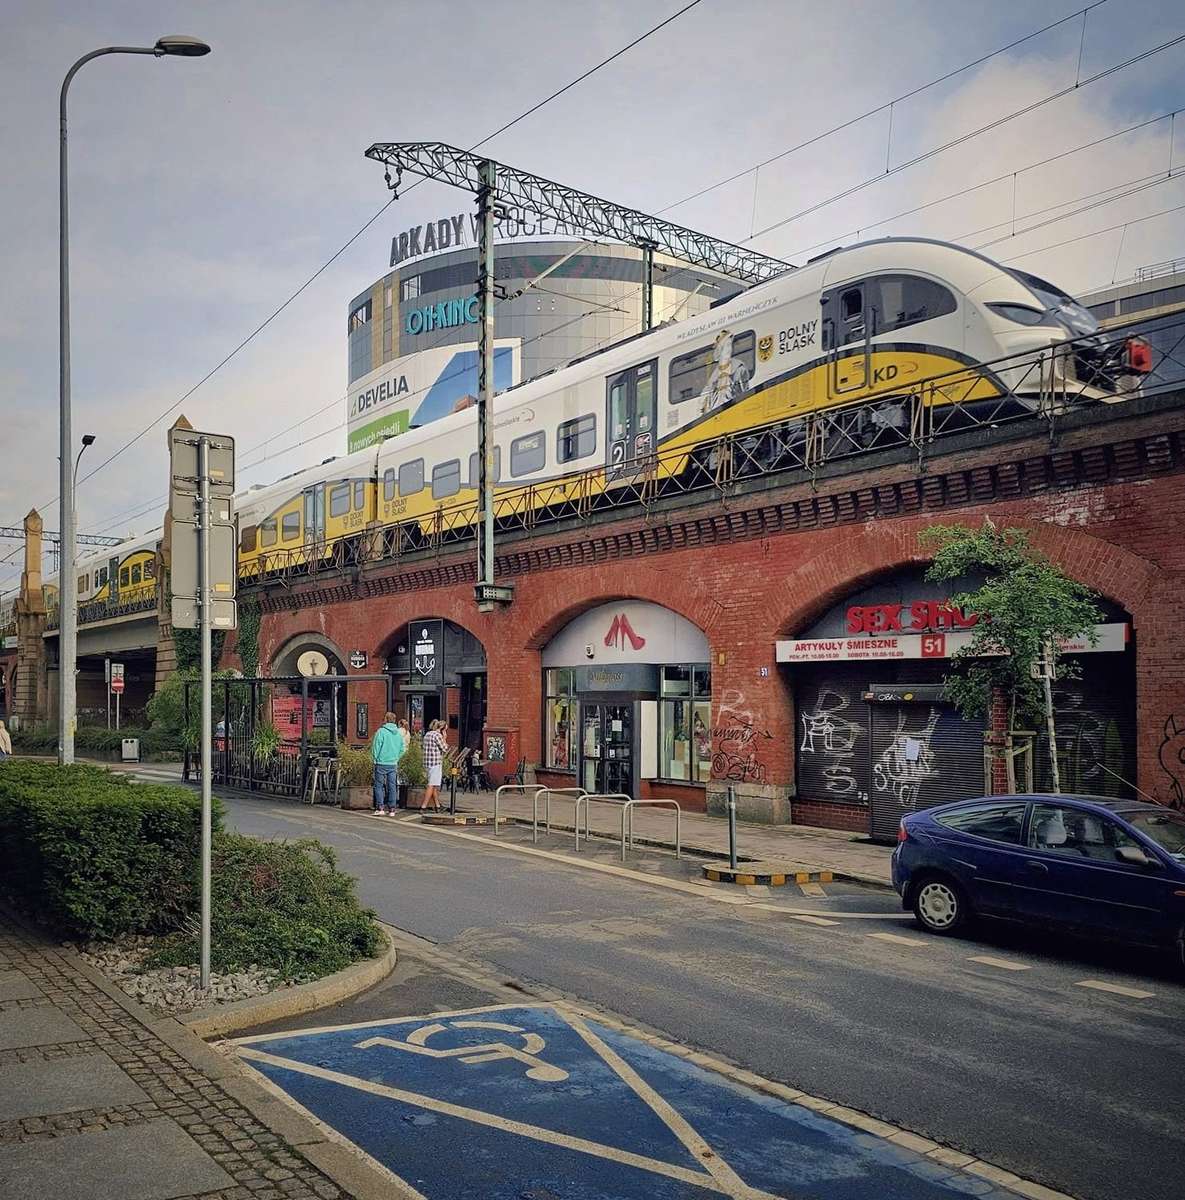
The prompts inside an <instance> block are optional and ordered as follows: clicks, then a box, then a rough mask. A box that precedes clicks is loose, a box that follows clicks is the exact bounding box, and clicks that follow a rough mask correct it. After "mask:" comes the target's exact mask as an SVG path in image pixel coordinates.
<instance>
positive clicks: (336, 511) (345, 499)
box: [329, 483, 350, 517]
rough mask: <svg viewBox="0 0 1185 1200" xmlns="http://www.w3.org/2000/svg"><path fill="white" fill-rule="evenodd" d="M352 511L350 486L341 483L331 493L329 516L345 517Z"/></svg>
mask: <svg viewBox="0 0 1185 1200" xmlns="http://www.w3.org/2000/svg"><path fill="white" fill-rule="evenodd" d="M349 511H350V485H349V484H348V483H339V484H338V485H337V486H336V487H334V488H331V489H330V492H329V515H330V516H331V517H344V516H345V515H346V513H348V512H349Z"/></svg>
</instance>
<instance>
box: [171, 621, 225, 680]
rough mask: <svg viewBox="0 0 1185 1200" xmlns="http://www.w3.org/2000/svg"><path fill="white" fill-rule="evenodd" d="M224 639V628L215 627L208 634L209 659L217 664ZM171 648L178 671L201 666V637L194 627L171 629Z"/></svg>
mask: <svg viewBox="0 0 1185 1200" xmlns="http://www.w3.org/2000/svg"><path fill="white" fill-rule="evenodd" d="M225 641H226V630H225V629H215V630H213V631H212V632H211V634H210V661H211V662H212V663H214V664H215V665H217V663H218V660H219V659H220V658H221V657H222V643H223V642H225ZM173 649H174V650H175V651H176V654H177V669H178V670H179V671H187V670H188V671H196V670H197V669H198V668H199V667H200V666H201V655H202V647H201V638H200V635H199V633H198V630H196V629H177V628H174V629H173Z"/></svg>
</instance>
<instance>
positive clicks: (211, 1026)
mask: <svg viewBox="0 0 1185 1200" xmlns="http://www.w3.org/2000/svg"><path fill="white" fill-rule="evenodd" d="M378 924H379V928H380V929H382V931H383V937H384V938H385V939H386V943H387V945H386V949H385V950H384V951H383V952H382V953H381V954H380V955H379V956H378V958H368V959H366V960H364V961H363V962H357V963H352V964H351V965H350V966H348V967H346V969H345V970H344V971H338V972H337V973H336V974H334V975H326V976H325V978H324V979H314V980H313V981H312V983H298V984H296V986H295V987H289V988H281V989H280V990H279V991H276V992H269V993H268V994H267V995H265V996H251V997H250V998H249V999H246V1000H233V1001H231V1003H229V1004H212V1005H209V1006H208V1007H206V1008H198V1009H195V1010H194V1011H193V1012H190V1013H183V1014H180V1015H179V1016H178V1017H177V1020H178V1021H179V1022H180V1023H181V1024H182V1025H184V1026H185V1027H186V1028H187V1029H189V1030H190V1031H191V1032H192V1033H194V1034H196V1035H197V1036H198V1037H201V1038H214V1037H223V1036H225V1035H226V1034H228V1033H235V1032H237V1031H238V1030H240V1029H249V1028H251V1026H253V1025H265V1024H267V1023H268V1022H269V1021H279V1020H281V1019H282V1018H284V1017H295V1016H298V1015H300V1014H301V1013H307V1012H312V1011H313V1010H314V1009H318V1008H328V1007H329V1005H331V1004H337V1003H339V1002H340V1001H342V1000H348V999H349V998H350V997H351V996H356V995H358V993H359V992H364V991H366V989H367V988H371V987H374V985H375V984H376V983H378V982H379V981H380V980H383V979H386V977H387V976H388V975H390V974H391V972H392V971H393V970H394V969H395V958H396V955H395V943H394V942H393V941H392V939H391V936H390V934H389V933H388V932H387V930H386V928H385V927H384V926H383V925H382V923H381V922H379V923H378Z"/></svg>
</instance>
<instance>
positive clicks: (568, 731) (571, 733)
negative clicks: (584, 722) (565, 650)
mask: <svg viewBox="0 0 1185 1200" xmlns="http://www.w3.org/2000/svg"><path fill="white" fill-rule="evenodd" d="M544 692H545V695H546V699H545V701H544V703H545V705H546V709H547V731H546V741H545V743H544V750H545V758H546V765H547V766H548V767H550V768H551V769H552V770H554V771H575V770H576V756H577V753H578V751H579V742H578V740H577V728H576V672H575V671H574V670H573V669H572V668H571V667H554V668H552V669H550V670H548V671H546V672H544Z"/></svg>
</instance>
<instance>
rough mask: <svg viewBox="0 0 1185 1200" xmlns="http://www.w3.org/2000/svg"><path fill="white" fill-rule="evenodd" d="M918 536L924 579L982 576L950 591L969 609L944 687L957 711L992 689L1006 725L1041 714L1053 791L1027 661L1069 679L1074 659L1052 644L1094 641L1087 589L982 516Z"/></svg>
mask: <svg viewBox="0 0 1185 1200" xmlns="http://www.w3.org/2000/svg"><path fill="white" fill-rule="evenodd" d="M919 541H920V543H921V545H922V547H923V548H925V549H928V550H931V549H932V550H933V551H934V561H933V562H932V563H931V564H930V567H929V569H928V570H927V571H926V578H927V579H930V580H933V581H935V582H942V583H945V582H949V581H950V580H958V579H961V578H965V577H967V576H975V577H980V576H982V577H983V583H982V584H981V585H980V586H979V587H977V588H975V589H974V590H973V591H963V592H956V593H955V594H953V595H952V596H951V597H950V603H951V604H952V605H954V606H955V607H957V608H961V609H963V611H964V612H968V613H976V614H977V615H978V616H979V623H978V624H977V625H976V626H975V627H974V629H973V631H972V635H971V642H970V644H969V645H967V646H964V647H963V648H962V649H961V650H959V651H957V652H956V653H955V655H954V656H953V659H952V668H953V669H952V671H951V672H950V674H948V675H947V677H946V680H945V685H944V691H945V694H946V696H947V698H948V699H949V700H950V701H951V702H952V703H953V704H954V705H955V707H956V708H958V710H959V711H960V712H961V713H962V714H963V716H965V717H972V716H981V715H988V714H989V713H990V712H991V707H992V700H993V697H994V696H995V694H996V693H997V692H999V693H1000V694H1002V695H1003V697H1004V699H1005V701H1006V703H1007V705H1008V724H1009V729H1012V728H1013V727H1014V726H1015V724H1016V720H1017V718H1018V717H1020V718H1021V719H1023V720H1026V721H1036V720H1038V719H1041V718H1042V716H1044V719H1045V720H1046V722H1047V724H1048V729H1049V755H1050V768H1051V773H1052V776H1053V779H1054V781H1055V782H1054V788H1055V790H1057V782H1056V781H1057V777H1058V771H1057V747H1056V746H1055V744H1054V728H1053V711H1052V705H1051V702H1050V698H1049V687H1048V685H1047V683H1046V682H1043V681H1042V679H1041V678H1039V677H1038V678H1034V674H1035V672H1034V669H1033V668H1034V665H1035V664H1038V663H1041V662H1043V661H1045V662H1046V667H1045V669H1046V671H1047V672H1048V675H1049V676H1050V677H1052V678H1061V679H1073V678H1076V677H1077V673H1078V668H1077V665H1076V664H1075V663H1074V662H1072V661H1070V660H1063V658H1062V655H1061V653H1060V650H1059V646H1060V643H1061V642H1062V641H1067V640H1069V639H1071V638H1077V637H1079V636H1081V635H1083V634H1085V635H1086V636H1087V638H1088V639H1089V640H1090V641H1091V643H1092V644H1093V642H1094V641H1095V640H1096V634H1095V632H1094V626H1095V625H1096V624H1098V623H1099V621H1101V620H1102V613H1101V612H1100V611H1099V607H1098V605H1097V604H1096V602H1095V599H1096V598H1095V595H1094V593H1093V592H1091V591H1090V589H1089V588H1086V587H1084V586H1083V585H1082V584H1080V583H1078V582H1077V581H1076V580H1073V579H1071V578H1070V577H1069V576H1068V575H1066V574H1065V573H1064V572H1063V571H1061V570H1060V569H1059V568H1058V567H1056V566H1055V565H1054V564H1053V563H1051V562H1050V561H1049V560H1048V559H1047V558H1046V557H1045V556H1044V555H1043V554H1041V552H1040V551H1038V550H1036V549H1035V548H1034V547H1033V546H1032V545H1031V543H1030V541H1029V537H1028V534H1027V533H1025V531H1024V530H1022V529H998V528H997V527H996V526H995V525H994V524H993V523H992V521H991V520H990V519H985V520H984V523H983V524H982V525H981V526H980V527H979V528H978V529H973V528H969V527H968V526H966V525H934V526H931V527H930V528H929V529H926V530H923V532H922V533H921V535H920V538H919Z"/></svg>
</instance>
